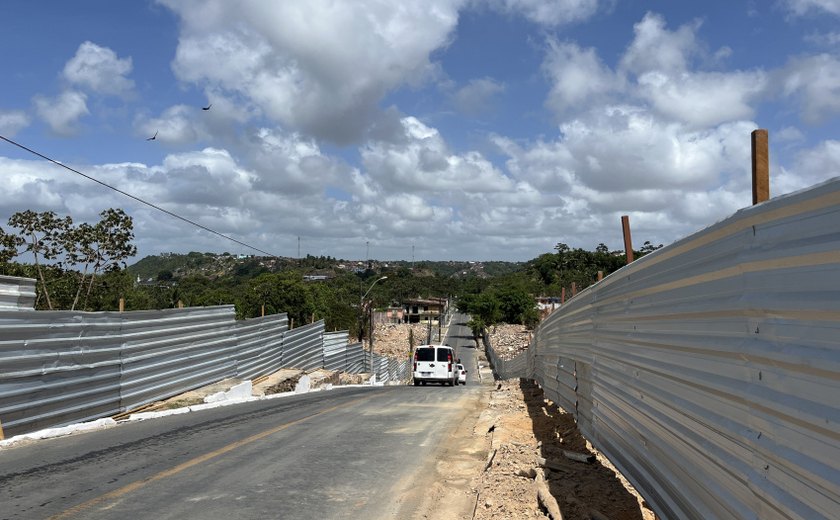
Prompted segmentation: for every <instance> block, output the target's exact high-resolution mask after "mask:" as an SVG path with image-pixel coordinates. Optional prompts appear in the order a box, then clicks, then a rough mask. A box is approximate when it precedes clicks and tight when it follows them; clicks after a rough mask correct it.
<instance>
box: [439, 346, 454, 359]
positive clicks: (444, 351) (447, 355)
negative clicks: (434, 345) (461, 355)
mask: <svg viewBox="0 0 840 520" xmlns="http://www.w3.org/2000/svg"><path fill="white" fill-rule="evenodd" d="M451 356H452V351H451V350H449V349H448V348H439V349H438V354H437V357H438V358H437V360H438V361H452V357H451Z"/></svg>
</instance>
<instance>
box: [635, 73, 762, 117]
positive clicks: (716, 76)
mask: <svg viewBox="0 0 840 520" xmlns="http://www.w3.org/2000/svg"><path fill="white" fill-rule="evenodd" d="M766 85H767V80H766V77H765V74H764V73H762V72H760V71H754V72H740V71H736V72H708V73H683V74H680V75H678V76H676V77H670V76H667V75H664V74H661V73H658V72H649V73H646V74H643V75H642V76H640V77H639V79H638V87H639V95H640V96H642V97H644V98H647V99H648V100H649V101H650V102H651V104H652V106H653V107H655V108H656V109H657V110H659V111H660V112H661V113H662V114H664V115H666V116H667V117H669V118H673V119H675V120H677V121H682V122H684V123H687V124H690V125H693V126H696V127H708V126H714V125H718V124H720V123H724V122H726V121H733V120H739V119H747V118H751V117H752V116H753V114H754V112H755V109H754V108H753V106H752V103H755V102H756V101H758V99H760V97H761V96H762V95H763V94H764V93H765V89H766Z"/></svg>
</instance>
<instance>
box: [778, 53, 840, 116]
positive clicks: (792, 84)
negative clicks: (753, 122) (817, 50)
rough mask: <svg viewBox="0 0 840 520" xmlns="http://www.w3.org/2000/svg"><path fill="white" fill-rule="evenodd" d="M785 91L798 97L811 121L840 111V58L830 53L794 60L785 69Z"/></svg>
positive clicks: (803, 111)
mask: <svg viewBox="0 0 840 520" xmlns="http://www.w3.org/2000/svg"><path fill="white" fill-rule="evenodd" d="M780 74H781V76H782V79H781V80H782V82H783V85H784V86H783V93H784V94H785V95H787V96H795V97H797V98H798V99H799V102H800V104H801V107H802V118H803V119H804V120H805V121H808V122H810V123H818V122H821V121H824V120H825V119H827V118H830V117H831V116H833V115H835V114H838V113H840V59H838V58H836V57H835V56H832V55H830V54H820V55H817V56H805V57H799V58H794V59H792V60H790V62H789V63H788V65H787V66H786V67H785V68H784V69H783V70H782V71H781V73H780Z"/></svg>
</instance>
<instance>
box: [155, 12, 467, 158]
mask: <svg viewBox="0 0 840 520" xmlns="http://www.w3.org/2000/svg"><path fill="white" fill-rule="evenodd" d="M163 3H164V4H165V5H167V6H169V7H170V8H171V9H172V10H173V11H175V12H176V13H177V14H178V15H179V16H180V17H181V35H180V39H179V44H178V49H177V51H176V56H175V60H174V62H173V69H174V71H175V73H176V75H177V76H178V77H179V78H180V79H181V80H183V81H188V82H195V83H205V84H209V85H212V86H214V87H215V88H218V89H221V90H226V91H234V92H237V93H239V94H241V95H243V96H245V97H246V98H248V99H250V100H251V101H253V102H254V103H256V104H257V105H259V106H260V107H261V108H262V110H263V111H264V113H265V114H266V115H267V116H268V117H270V118H271V119H273V120H274V121H277V122H280V123H282V124H283V125H284V126H286V127H288V128H291V129H294V130H301V131H303V132H306V133H308V134H310V135H313V136H316V137H319V138H324V139H330V140H332V141H335V142H338V143H349V142H354V141H358V140H359V139H360V138H361V137H362V136H363V134H364V132H365V131H366V129H367V128H368V126H369V124H370V123H371V121H373V120H374V119H376V117H377V113H378V111H379V108H378V106H377V104H378V102H379V101H380V100H381V99H382V97H383V96H384V95H385V94H386V93H387V92H389V91H391V90H392V89H394V88H397V87H399V86H403V85H410V84H418V83H420V82H422V81H424V80H425V79H426V78H428V77H429V76H430V74H433V73H434V71H435V66H434V64H433V63H432V62H431V60H430V57H429V56H430V53H432V52H433V51H435V50H436V49H439V48H441V47H443V46H445V45H447V44H448V42H449V39H450V34H451V32H452V31H453V30H454V28H455V26H456V23H457V19H458V15H457V8H458V6H459V5H460V4H461V2H459V1H447V0H435V1H433V2H423V3H417V4H414V3H399V2H397V3H382V2H373V1H370V2H353V3H352V4H344V3H335V2H329V1H327V0H318V1H310V2H251V3H245V4H232V3H230V2H226V1H221V0H215V1H210V2H194V1H189V0H184V1H180V0H163Z"/></svg>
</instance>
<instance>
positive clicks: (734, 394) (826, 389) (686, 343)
mask: <svg viewBox="0 0 840 520" xmlns="http://www.w3.org/2000/svg"><path fill="white" fill-rule="evenodd" d="M839 229H840V181H838V180H833V181H830V182H828V183H826V184H823V185H821V186H817V187H815V188H813V189H811V190H808V191H804V192H800V193H796V194H793V195H789V196H785V197H781V198H778V199H775V200H771V201H769V202H766V203H763V204H761V205H759V206H754V207H750V208H747V209H744V210H741V211H739V212H738V213H736V214H735V215H734V216H733V217H731V218H729V219H727V220H724V221H722V222H720V223H718V224H715V225H714V226H711V227H709V228H708V229H705V230H703V231H701V232H698V233H697V234H695V235H692V236H690V237H688V238H686V239H684V240H681V241H679V242H677V243H675V244H673V245H671V246H668V247H666V248H663V249H660V250H658V251H656V252H654V253H652V254H650V255H648V256H645V257H643V258H641V259H639V260H637V261H636V262H634V263H632V264H631V265H629V266H627V267H625V268H623V269H621V270H620V271H618V272H616V273H613V274H612V275H611V276H609V277H607V278H606V279H605V280H603V281H602V282H600V283H598V284H596V285H594V286H592V287H590V288H589V289H587V290H585V291H583V292H582V293H580V294H578V295H577V296H576V297H575V298H573V299H572V300H571V301H569V302H567V303H566V304H565V305H564V306H563V307H562V308H561V309H559V310H557V311H555V312H554V313H552V314H551V315H550V316H549V317H548V318H547V319H546V320H545V321H544V322H543V323H542V324H541V325H540V326H539V327H538V329H537V331H536V333H535V336H534V341H533V344H532V345H531V347H530V349H529V350H528V351H527V352H526V353H524V354H522V355H520V358H519V359H516V360H511V361H503V362H499V361H495V363H496V366H497V369H498V370H499V371H500V375H501V376H503V377H522V376H524V377H533V378H535V379H537V380H538V381H539V383H540V384H541V385H542V386H543V388H544V389H545V392H546V394H547V396H548V397H549V398H550V399H552V400H554V401H555V402H557V403H558V404H560V405H562V406H563V407H564V408H566V409H567V410H570V411H574V412H575V414H576V416H577V420H578V424H579V426H580V428H581V430H582V431H583V432H584V433H585V435H586V436H587V437H588V438H589V439H590V440H591V441H592V442H593V444H595V445H596V446H597V447H598V448H599V449H600V450H602V451H603V452H604V453H605V454H606V455H607V456H608V457H609V458H610V460H612V461H613V462H614V463H615V464H616V466H618V467H619V469H620V470H621V471H622V473H623V474H624V475H626V476H627V477H628V478H629V479H630V481H631V482H632V483H633V484H634V485H635V486H636V487H637V488H639V490H640V491H641V492H642V493H643V494H644V495H645V498H646V499H647V501H648V502H649V503H650V504H651V506H652V507H653V508H654V510H655V511H656V512H657V514H658V515H659V516H660V517H661V518H668V519H686V518H690V519H711V518H740V519H756V518H761V519H770V518H793V519H802V520H810V519H818V518H825V519H828V518H838V511H840V408H838V406H840V233H838V230H839ZM493 357H495V355H494V354H491V359H492V358H493Z"/></svg>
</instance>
